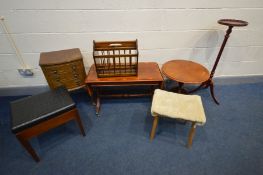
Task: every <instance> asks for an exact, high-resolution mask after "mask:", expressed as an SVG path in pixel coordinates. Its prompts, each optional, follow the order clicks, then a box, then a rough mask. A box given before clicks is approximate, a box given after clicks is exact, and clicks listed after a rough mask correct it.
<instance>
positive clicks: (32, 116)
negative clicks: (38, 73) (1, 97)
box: [11, 87, 85, 162]
mask: <svg viewBox="0 0 263 175" xmlns="http://www.w3.org/2000/svg"><path fill="white" fill-rule="evenodd" d="M11 118H12V123H11V125H12V132H13V133H14V134H15V135H16V137H17V139H18V140H19V141H20V143H21V144H22V145H23V147H24V148H25V149H26V150H27V151H28V153H29V154H30V155H31V156H32V157H33V159H34V160H35V161H37V162H38V161H39V160H40V159H39V157H38V155H37V154H36V152H35V151H34V149H33V148H32V146H31V145H30V143H29V141H28V140H29V139H30V138H32V137H34V136H37V135H39V134H41V133H44V132H46V131H48V130H50V129H52V128H55V127H58V126H60V125H62V124H64V123H67V122H69V121H71V120H75V121H76V122H77V124H78V125H79V128H80V131H81V133H82V135H83V136H85V131H84V128H83V126H82V122H81V119H80V117H79V114H78V111H77V108H76V105H75V103H74V102H73V100H72V99H71V97H70V96H69V94H68V91H67V90H66V89H65V88H63V87H60V88H58V89H54V90H50V91H48V92H44V93H41V94H38V95H33V96H29V97H26V98H23V99H19V100H16V101H14V102H11Z"/></svg>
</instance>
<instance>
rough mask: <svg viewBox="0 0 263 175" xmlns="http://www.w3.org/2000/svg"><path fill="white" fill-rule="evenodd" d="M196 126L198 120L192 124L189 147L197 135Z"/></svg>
mask: <svg viewBox="0 0 263 175" xmlns="http://www.w3.org/2000/svg"><path fill="white" fill-rule="evenodd" d="M195 128H196V122H192V126H191V129H190V132H189V136H188V144H187V147H188V148H191V146H192V144H193V138H194V135H195Z"/></svg>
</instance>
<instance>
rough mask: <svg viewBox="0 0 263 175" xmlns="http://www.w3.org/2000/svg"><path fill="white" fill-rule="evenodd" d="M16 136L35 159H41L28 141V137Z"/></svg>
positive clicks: (37, 160)
mask: <svg viewBox="0 0 263 175" xmlns="http://www.w3.org/2000/svg"><path fill="white" fill-rule="evenodd" d="M16 138H17V139H18V140H19V142H20V143H21V145H22V146H23V147H24V148H25V149H26V150H27V152H28V153H29V154H30V155H31V156H32V157H33V159H34V160H35V161H36V162H39V161H40V159H39V157H38V155H37V154H36V152H35V150H34V149H33V148H32V146H31V145H30V143H29V142H28V140H27V139H26V138H23V137H22V136H21V135H16Z"/></svg>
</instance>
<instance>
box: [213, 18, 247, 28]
mask: <svg viewBox="0 0 263 175" xmlns="http://www.w3.org/2000/svg"><path fill="white" fill-rule="evenodd" d="M217 22H218V23H219V24H222V25H226V26H233V27H243V26H247V25H248V22H246V21H242V20H237V19H220V20H218V21H217Z"/></svg>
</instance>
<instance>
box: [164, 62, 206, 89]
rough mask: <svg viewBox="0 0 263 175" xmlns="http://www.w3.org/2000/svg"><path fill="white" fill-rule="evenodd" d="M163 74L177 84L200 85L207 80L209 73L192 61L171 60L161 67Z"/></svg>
mask: <svg viewBox="0 0 263 175" xmlns="http://www.w3.org/2000/svg"><path fill="white" fill-rule="evenodd" d="M162 72H163V74H164V75H165V76H166V77H168V78H170V79H172V80H175V81H177V82H181V83H189V84H200V83H203V82H205V81H207V80H208V79H209V76H210V74H209V71H208V70H207V69H206V68H205V67H204V66H202V65H201V64H198V63H196V62H193V61H189V60H171V61H168V62H166V63H164V65H163V66H162Z"/></svg>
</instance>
